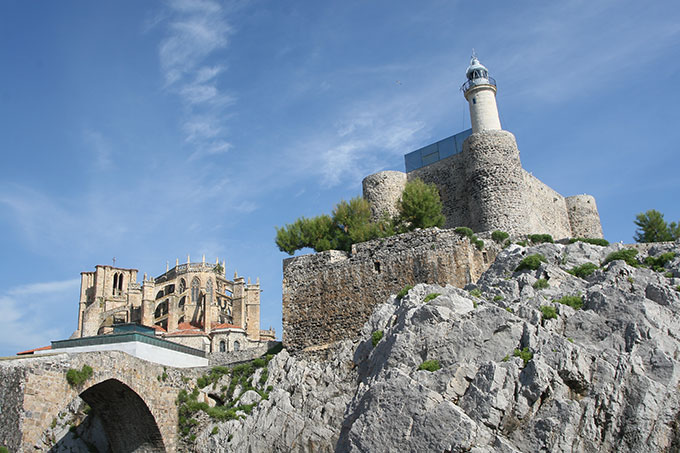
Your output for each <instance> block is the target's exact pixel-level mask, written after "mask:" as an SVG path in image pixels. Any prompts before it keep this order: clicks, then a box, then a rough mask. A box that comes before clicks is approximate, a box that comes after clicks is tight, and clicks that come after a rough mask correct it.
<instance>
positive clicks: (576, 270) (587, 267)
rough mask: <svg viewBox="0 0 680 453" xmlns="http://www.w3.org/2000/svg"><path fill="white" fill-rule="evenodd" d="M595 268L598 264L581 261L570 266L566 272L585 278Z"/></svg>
mask: <svg viewBox="0 0 680 453" xmlns="http://www.w3.org/2000/svg"><path fill="white" fill-rule="evenodd" d="M597 269H598V266H597V264H595V263H583V264H581V265H580V266H575V267H572V268H571V269H570V270H568V271H567V272H569V273H570V274H571V275H575V276H576V277H578V278H583V279H585V278H586V277H587V276H589V275H590V274H592V273H593V272H595V271H596V270H597Z"/></svg>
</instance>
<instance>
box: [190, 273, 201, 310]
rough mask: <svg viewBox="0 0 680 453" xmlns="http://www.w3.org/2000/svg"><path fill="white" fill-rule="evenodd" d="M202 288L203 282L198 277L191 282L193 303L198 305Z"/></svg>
mask: <svg viewBox="0 0 680 453" xmlns="http://www.w3.org/2000/svg"><path fill="white" fill-rule="evenodd" d="M200 286H201V281H200V280H199V279H198V277H194V279H193V280H191V302H192V303H194V304H195V303H198V295H199V294H200V292H199V287H200Z"/></svg>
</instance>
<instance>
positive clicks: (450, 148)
mask: <svg viewBox="0 0 680 453" xmlns="http://www.w3.org/2000/svg"><path fill="white" fill-rule="evenodd" d="M470 134H472V129H468V130H465V131H463V132H459V133H457V134H456V135H452V136H451V137H447V138H445V139H444V140H440V141H438V142H435V143H432V144H431V145H427V146H424V147H422V148H420V149H417V150H415V151H412V152H410V153H408V154H406V155H404V164H405V166H406V173H408V172H411V171H413V170H417V169H419V168H421V167H425V166H426V165H430V164H433V163H435V162H438V161H440V160H442V159H445V158H447V157H449V156H453V155H454V154H458V153H460V152H462V151H463V142H464V141H465V139H466V138H468V137H469V136H470Z"/></svg>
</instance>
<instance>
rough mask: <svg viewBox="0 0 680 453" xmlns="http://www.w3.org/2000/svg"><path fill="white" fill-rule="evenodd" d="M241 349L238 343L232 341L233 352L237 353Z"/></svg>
mask: <svg viewBox="0 0 680 453" xmlns="http://www.w3.org/2000/svg"><path fill="white" fill-rule="evenodd" d="M240 349H241V344H240V343H239V342H238V341H234V351H239V350H240Z"/></svg>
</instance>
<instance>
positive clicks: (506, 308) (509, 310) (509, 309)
mask: <svg viewBox="0 0 680 453" xmlns="http://www.w3.org/2000/svg"><path fill="white" fill-rule="evenodd" d="M505 311H507V312H510V313H514V312H515V310H513V309H512V307H505Z"/></svg>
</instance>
